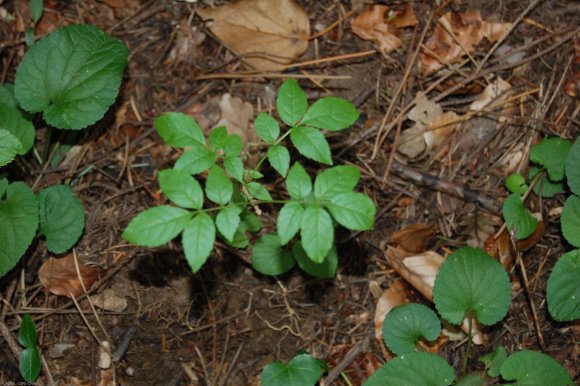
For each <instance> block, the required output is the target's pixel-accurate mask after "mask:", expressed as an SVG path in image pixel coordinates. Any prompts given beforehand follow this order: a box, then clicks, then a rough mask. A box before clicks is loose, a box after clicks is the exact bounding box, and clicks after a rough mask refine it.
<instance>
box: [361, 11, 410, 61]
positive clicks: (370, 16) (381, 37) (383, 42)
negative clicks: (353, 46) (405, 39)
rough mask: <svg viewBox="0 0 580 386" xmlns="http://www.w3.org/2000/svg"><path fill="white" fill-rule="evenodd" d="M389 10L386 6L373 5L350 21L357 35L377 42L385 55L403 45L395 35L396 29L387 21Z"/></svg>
mask: <svg viewBox="0 0 580 386" xmlns="http://www.w3.org/2000/svg"><path fill="white" fill-rule="evenodd" d="M388 9H389V7H388V6H386V5H373V6H372V7H371V8H368V9H367V10H365V11H363V12H361V14H360V15H358V16H357V17H355V18H353V19H352V20H351V21H350V26H351V28H352V32H353V33H354V34H355V35H357V36H358V37H360V38H361V39H364V40H371V41H373V42H375V43H376V44H377V45H378V47H379V50H381V51H382V52H385V53H386V52H389V51H392V50H395V49H397V48H399V47H400V46H401V44H402V41H401V39H399V37H398V36H397V35H396V34H395V27H394V26H390V25H389V23H388V22H387V20H386V19H387V18H386V17H385V13H386V12H387V10H388Z"/></svg>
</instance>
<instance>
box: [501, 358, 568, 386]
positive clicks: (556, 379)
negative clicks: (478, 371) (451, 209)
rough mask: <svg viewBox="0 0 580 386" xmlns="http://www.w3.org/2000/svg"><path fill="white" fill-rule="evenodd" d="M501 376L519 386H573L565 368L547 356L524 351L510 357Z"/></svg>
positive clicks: (503, 367) (502, 368)
mask: <svg viewBox="0 0 580 386" xmlns="http://www.w3.org/2000/svg"><path fill="white" fill-rule="evenodd" d="M501 376H502V377H503V378H504V379H505V380H508V381H516V382H517V383H516V384H517V385H518V386H520V385H521V386H524V385H526V386H544V385H554V386H555V385H558V386H573V385H574V382H573V381H572V378H570V375H568V373H567V372H566V370H565V369H564V367H562V365H561V364H560V363H558V362H557V361H556V360H555V359H552V358H551V357H549V356H548V355H546V354H543V353H539V352H535V351H529V350H524V351H520V352H517V353H515V354H512V355H510V356H509V357H508V358H507V359H506V360H505V361H504V362H503V364H502V366H501Z"/></svg>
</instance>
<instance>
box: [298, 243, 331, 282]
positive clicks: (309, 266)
mask: <svg viewBox="0 0 580 386" xmlns="http://www.w3.org/2000/svg"><path fill="white" fill-rule="evenodd" d="M292 256H293V257H294V260H296V262H297V263H298V265H299V266H300V268H301V269H302V270H303V271H304V272H306V273H307V274H309V275H312V276H315V277H319V278H321V279H332V278H333V277H334V276H335V275H336V267H337V266H338V254H337V253H336V246H335V245H334V244H333V245H332V248H330V252H328V255H326V257H325V258H324V261H323V262H322V263H315V262H314V261H312V260H311V259H310V258H309V257H308V256H307V255H306V252H305V251H304V247H302V242H300V241H298V242H297V243H295V244H294V246H293V247H292Z"/></svg>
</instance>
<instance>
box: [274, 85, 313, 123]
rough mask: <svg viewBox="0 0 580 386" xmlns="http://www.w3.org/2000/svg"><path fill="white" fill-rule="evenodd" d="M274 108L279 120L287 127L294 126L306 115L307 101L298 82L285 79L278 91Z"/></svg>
mask: <svg viewBox="0 0 580 386" xmlns="http://www.w3.org/2000/svg"><path fill="white" fill-rule="evenodd" d="M276 108H277V109H278V114H280V118H281V119H282V121H284V122H285V123H286V124H287V125H289V126H294V125H295V124H297V123H298V121H300V120H301V119H302V117H303V116H304V114H306V110H307V109H308V99H307V98H306V94H305V93H304V91H302V89H301V88H300V86H299V85H298V82H296V80H294V79H287V80H286V81H284V83H282V86H280V90H278V98H277V99H276Z"/></svg>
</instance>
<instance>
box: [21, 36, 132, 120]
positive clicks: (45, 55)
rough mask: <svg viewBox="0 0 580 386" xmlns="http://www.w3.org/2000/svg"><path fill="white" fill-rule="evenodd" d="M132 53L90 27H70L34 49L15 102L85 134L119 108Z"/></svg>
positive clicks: (28, 56) (26, 58)
mask: <svg viewBox="0 0 580 386" xmlns="http://www.w3.org/2000/svg"><path fill="white" fill-rule="evenodd" d="M127 57H128V49H127V47H126V46H125V44H123V43H122V42H121V41H120V40H117V39H115V38H112V37H111V36H108V35H107V34H105V33H104V32H103V31H101V30H99V29H98V28H96V27H94V26H91V25H69V26H66V27H62V28H59V29H57V30H56V31H54V32H51V33H50V34H48V35H46V36H45V37H44V38H43V39H42V40H40V41H39V42H37V43H35V44H33V45H32V46H31V47H30V49H29V50H28V52H27V53H26V55H24V59H23V60H22V62H21V63H20V65H19V66H18V70H17V71H16V82H15V96H16V99H17V100H18V102H19V104H20V106H21V107H22V108H23V109H25V110H26V111H28V112H31V113H38V112H41V111H42V112H43V118H44V120H45V121H46V122H47V123H48V124H50V125H52V126H55V127H58V128H59V129H74V130H78V129H82V128H85V127H87V126H89V125H92V124H93V123H95V122H96V121H98V120H99V119H101V118H102V117H103V116H104V115H105V113H106V112H107V110H108V108H109V106H111V105H112V104H113V102H115V99H116V98H117V93H118V92H119V86H120V85H121V79H122V77H123V70H124V68H125V66H126V65H127Z"/></svg>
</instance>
